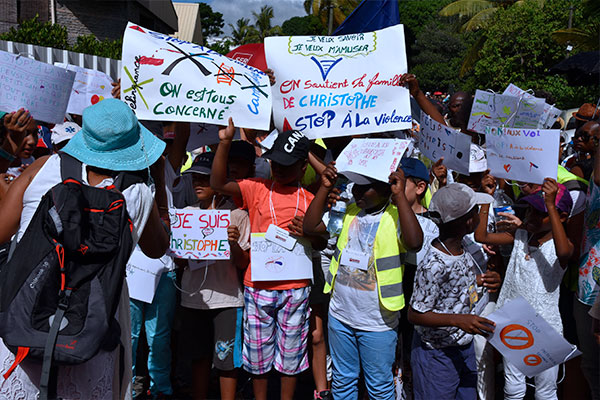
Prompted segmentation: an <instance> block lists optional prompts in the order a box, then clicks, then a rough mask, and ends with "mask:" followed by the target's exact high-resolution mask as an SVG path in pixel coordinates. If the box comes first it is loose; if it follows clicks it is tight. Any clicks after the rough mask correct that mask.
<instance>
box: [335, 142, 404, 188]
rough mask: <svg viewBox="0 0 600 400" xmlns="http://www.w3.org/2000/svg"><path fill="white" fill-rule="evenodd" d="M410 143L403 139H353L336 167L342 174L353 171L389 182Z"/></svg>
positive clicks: (337, 161) (342, 153)
mask: <svg viewBox="0 0 600 400" xmlns="http://www.w3.org/2000/svg"><path fill="white" fill-rule="evenodd" d="M409 145H410V140H403V139H352V141H351V142H350V143H349V144H348V146H346V148H345V149H344V150H343V151H342V152H341V153H340V155H339V157H338V158H337V160H336V162H335V163H336V165H335V167H336V168H337V171H338V173H341V174H343V173H344V172H353V173H357V174H361V175H364V176H368V177H370V178H374V179H377V180H380V181H382V182H387V181H388V178H389V176H390V174H391V173H392V172H394V171H396V169H397V168H398V165H399V164H400V160H401V159H402V156H403V155H404V153H405V152H406V150H407V148H408V146H409Z"/></svg>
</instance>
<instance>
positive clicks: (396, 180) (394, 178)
mask: <svg viewBox="0 0 600 400" xmlns="http://www.w3.org/2000/svg"><path fill="white" fill-rule="evenodd" d="M389 181H390V187H391V189H392V201H393V202H394V204H395V205H396V207H397V208H398V223H399V224H400V231H401V232H402V243H403V244H404V247H406V250H410V251H418V250H419V249H420V248H421V246H422V245H423V231H422V230H421V224H419V221H418V220H417V216H416V215H415V213H414V212H413V210H412V208H411V206H410V204H408V200H407V199H406V195H405V194H404V190H405V185H406V177H405V176H404V171H402V169H401V168H398V170H397V171H396V172H392V173H391V174H390V177H389Z"/></svg>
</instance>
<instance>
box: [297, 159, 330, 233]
mask: <svg viewBox="0 0 600 400" xmlns="http://www.w3.org/2000/svg"><path fill="white" fill-rule="evenodd" d="M337 178H338V176H337V170H336V169H335V161H332V162H330V163H329V164H328V165H327V167H326V168H325V170H324V171H323V173H322V174H321V186H319V190H317V193H316V194H315V198H314V199H313V201H311V202H310V205H309V206H308V209H307V210H306V214H304V225H303V230H304V234H306V235H320V234H323V233H325V232H326V231H327V229H326V227H325V224H324V223H323V220H322V218H323V211H324V210H325V209H326V207H327V200H328V198H329V193H330V192H331V190H332V189H333V187H334V186H335V183H336V182H337Z"/></svg>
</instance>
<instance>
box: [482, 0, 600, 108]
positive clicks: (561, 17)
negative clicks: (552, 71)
mask: <svg viewBox="0 0 600 400" xmlns="http://www.w3.org/2000/svg"><path fill="white" fill-rule="evenodd" d="M568 7H569V3H568V0H547V1H546V2H545V5H544V6H543V7H540V5H539V4H537V3H535V2H525V3H524V4H522V5H520V6H519V7H509V8H506V9H502V10H498V11H497V12H496V13H495V15H494V17H493V18H492V20H491V21H490V23H489V25H488V28H487V29H486V31H485V42H484V44H483V46H482V48H481V52H480V57H479V60H478V61H477V62H476V63H475V66H474V69H473V73H474V80H473V85H474V87H473V89H474V88H480V89H482V88H485V89H488V88H489V89H493V90H496V91H501V90H504V88H505V87H506V86H507V85H508V84H509V83H511V82H512V83H514V84H516V85H517V86H519V87H521V88H523V89H533V90H540V89H544V90H547V91H549V92H551V93H552V94H553V95H554V97H555V98H556V100H557V104H558V106H559V107H561V108H571V107H578V106H579V105H581V103H583V102H595V99H594V96H596V95H597V93H598V86H597V85H596V86H590V87H569V86H568V85H567V82H566V79H565V78H564V77H562V76H558V75H549V74H548V72H547V71H548V69H549V68H550V67H552V66H553V65H555V64H556V63H558V62H559V61H561V60H562V59H563V58H564V55H565V53H564V48H563V46H561V45H560V44H558V43H556V42H555V41H554V40H552V36H551V34H552V32H554V31H556V30H557V29H559V28H561V27H563V26H566V24H567V18H568V13H565V10H568ZM577 18H578V17H577ZM577 18H576V19H575V22H579V21H578V19H577Z"/></svg>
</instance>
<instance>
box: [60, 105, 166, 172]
mask: <svg viewBox="0 0 600 400" xmlns="http://www.w3.org/2000/svg"><path fill="white" fill-rule="evenodd" d="M164 149H165V142H163V141H162V140H160V139H158V138H157V137H156V136H154V135H153V134H152V132H150V131H149V130H148V129H146V128H145V127H144V126H143V125H142V124H140V123H139V122H138V119H137V118H136V116H135V114H134V113H133V111H131V108H129V106H127V104H125V103H123V102H122V101H121V100H117V99H106V100H102V101H101V102H99V103H96V104H94V105H93V106H89V107H87V108H86V109H85V110H83V127H82V128H81V130H80V131H79V132H77V133H76V134H75V136H73V138H71V140H69V143H67V145H66V146H65V147H64V148H63V151H64V152H65V153H67V154H69V155H71V156H73V157H75V158H76V159H78V160H79V161H81V162H83V163H85V164H87V165H91V166H92V167H98V168H105V169H109V170H111V171H139V170H143V169H145V168H147V167H149V166H150V165H152V164H154V162H155V161H156V160H158V158H159V157H160V156H161V155H162V152H163V150H164Z"/></svg>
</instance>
